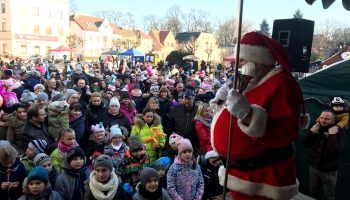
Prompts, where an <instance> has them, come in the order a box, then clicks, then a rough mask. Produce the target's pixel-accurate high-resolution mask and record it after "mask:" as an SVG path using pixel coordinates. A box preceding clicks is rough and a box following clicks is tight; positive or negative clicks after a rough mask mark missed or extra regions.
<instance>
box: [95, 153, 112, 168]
mask: <svg viewBox="0 0 350 200" xmlns="http://www.w3.org/2000/svg"><path fill="white" fill-rule="evenodd" d="M97 167H105V168H107V169H108V170H109V172H113V161H112V159H111V157H110V156H108V155H100V156H98V157H97V158H95V160H94V169H96V168H97Z"/></svg>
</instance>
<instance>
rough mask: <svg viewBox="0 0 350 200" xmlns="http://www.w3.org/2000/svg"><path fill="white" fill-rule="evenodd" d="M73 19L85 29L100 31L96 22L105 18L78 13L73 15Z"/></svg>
mask: <svg viewBox="0 0 350 200" xmlns="http://www.w3.org/2000/svg"><path fill="white" fill-rule="evenodd" d="M72 21H75V22H76V23H77V24H78V25H79V26H80V27H81V28H82V29H83V30H87V31H98V27H97V26H96V22H102V21H104V19H103V18H101V17H93V16H87V15H81V14H77V15H74V16H73V17H72Z"/></svg>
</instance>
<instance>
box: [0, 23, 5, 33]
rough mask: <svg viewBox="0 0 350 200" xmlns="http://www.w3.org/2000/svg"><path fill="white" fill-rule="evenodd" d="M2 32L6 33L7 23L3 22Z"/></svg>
mask: <svg viewBox="0 0 350 200" xmlns="http://www.w3.org/2000/svg"><path fill="white" fill-rule="evenodd" d="M1 30H2V31H6V22H2V24H1Z"/></svg>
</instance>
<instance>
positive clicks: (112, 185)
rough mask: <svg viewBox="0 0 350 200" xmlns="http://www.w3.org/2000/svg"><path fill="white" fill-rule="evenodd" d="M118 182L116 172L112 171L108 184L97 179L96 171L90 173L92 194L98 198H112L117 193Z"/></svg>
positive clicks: (101, 199)
mask: <svg viewBox="0 0 350 200" xmlns="http://www.w3.org/2000/svg"><path fill="white" fill-rule="evenodd" d="M118 184H119V181H118V177H117V175H116V174H115V173H114V172H112V173H110V176H109V181H108V182H107V183H106V184H102V183H101V182H99V181H98V180H97V178H96V174H95V172H92V173H91V174H90V182H89V187H90V190H91V193H92V195H93V196H94V197H95V198H96V199H97V200H112V199H113V198H114V197H115V194H116V193H117V190H118ZM105 192H107V194H106V193H105Z"/></svg>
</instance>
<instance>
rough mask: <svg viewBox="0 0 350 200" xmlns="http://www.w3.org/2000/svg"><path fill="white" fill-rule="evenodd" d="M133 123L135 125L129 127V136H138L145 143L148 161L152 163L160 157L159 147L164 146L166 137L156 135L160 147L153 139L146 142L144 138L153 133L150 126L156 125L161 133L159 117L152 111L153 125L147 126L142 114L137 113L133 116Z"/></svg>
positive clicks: (149, 136)
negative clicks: (157, 146)
mask: <svg viewBox="0 0 350 200" xmlns="http://www.w3.org/2000/svg"><path fill="white" fill-rule="evenodd" d="M134 123H135V125H134V126H133V127H132V129H131V136H133V135H138V136H140V138H141V140H142V143H144V144H146V154H147V155H148V157H149V159H150V162H151V163H153V162H154V161H156V160H157V159H158V158H159V157H161V153H162V152H161V149H162V148H163V147H164V146H165V142H166V138H165V136H164V137H163V136H157V141H158V144H159V145H160V148H156V146H155V144H154V142H153V141H148V142H146V140H147V139H148V138H151V137H152V136H153V135H154V134H155V133H154V131H153V130H152V127H158V128H159V131H160V132H161V133H163V129H162V125H161V120H160V117H159V115H157V114H155V113H154V117H153V125H151V127H149V126H148V125H147V123H145V122H144V121H143V118H142V114H138V115H136V116H135V117H134Z"/></svg>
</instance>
